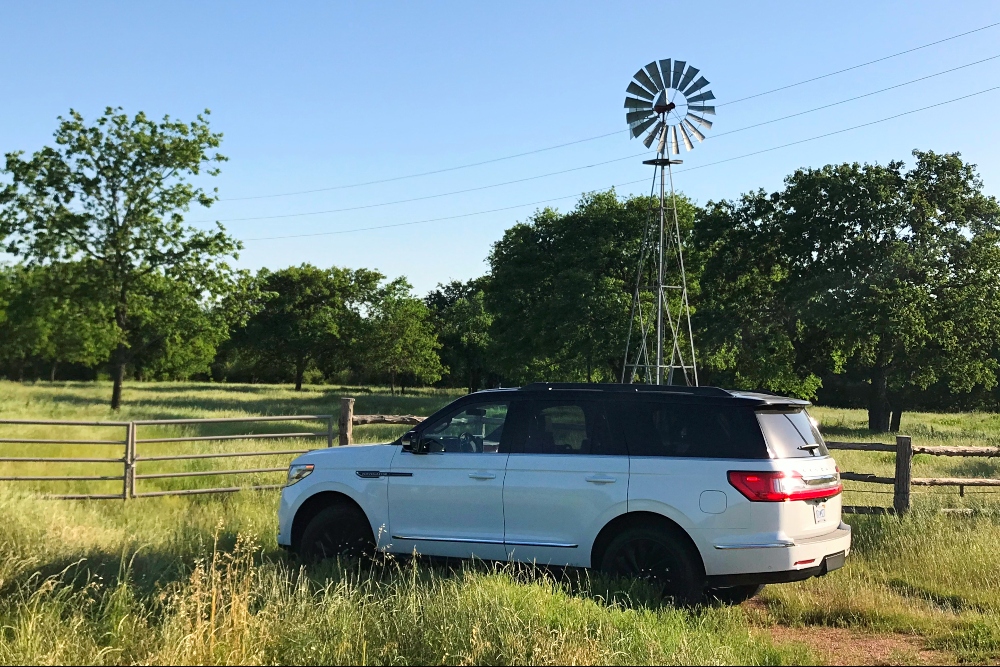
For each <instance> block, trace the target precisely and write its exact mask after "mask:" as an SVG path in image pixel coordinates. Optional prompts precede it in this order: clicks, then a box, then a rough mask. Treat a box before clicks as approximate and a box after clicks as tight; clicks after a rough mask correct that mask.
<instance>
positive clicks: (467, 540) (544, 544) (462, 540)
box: [392, 535, 580, 549]
mask: <svg viewBox="0 0 1000 667" xmlns="http://www.w3.org/2000/svg"><path fill="white" fill-rule="evenodd" d="M392 539H394V540H410V541H413V542H450V543H453V544H496V545H506V546H509V547H552V548H554V549H577V548H579V546H580V545H579V544H562V543H559V542H504V541H503V540H474V539H470V538H466V537H421V536H418V535H393V536H392Z"/></svg>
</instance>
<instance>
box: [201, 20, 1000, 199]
mask: <svg viewBox="0 0 1000 667" xmlns="http://www.w3.org/2000/svg"><path fill="white" fill-rule="evenodd" d="M998 25H1000V22H997V23H991V24H989V25H985V26H982V27H980V28H976V29H974V30H969V31H967V32H963V33H960V34H958V35H952V36H951V37H945V38H944V39H939V40H937V41H936V42H930V43H929V44H923V45H921V46H915V47H913V48H911V49H906V50H905V51H899V52H897V53H893V54H890V55H888V56H883V57H881V58H876V59H875V60H869V61H868V62H864V63H861V64H859V65H853V66H851V67H847V68H844V69H840V70H837V71H835V72H830V73H828V74H822V75H820V76H815V77H813V78H811V79H806V80H804V81H799V82H796V83H791V84H788V85H786V86H781V87H779V88H773V89H771V90H766V91H764V92H762V93H756V94H754V95H748V96H747V97H741V98H739V99H735V100H730V101H729V102H720V103H717V104H716V105H715V106H726V105H729V104H738V103H740V102H745V101H746V100H752V99H755V98H758V97H763V96H764V95H770V94H772V93H776V92H779V91H782V90H788V89H789V88H795V87H796V86H801V85H804V84H807V83H812V82H813V81H819V80H820V79H826V78H828V77H831V76H835V75H837V74H843V73H844V72H850V71H851V70H856V69H859V68H862V67H867V66H868V65H874V64H875V63H880V62H883V61H885V60H890V59H892V58H897V57H899V56H902V55H906V54H907V53H913V52H914V51H920V50H921V49H926V48H929V47H931V46H937V45H938V44H943V43H945V42H950V41H951V40H953V39H959V38H960V37H966V36H968V35H972V34H975V33H977V32H982V31H983V30H988V29H990V28H995V27H996V26H998ZM626 132H628V130H615V131H614V132H607V133H605V134H599V135H596V136H593V137H587V138H585V139H577V140H575V141H567V142H565V143H561V144H556V145H554V146H546V147H545V148H537V149H535V150H531V151H525V152H523V153H515V154H513V155H505V156H503V157H498V158H492V159H490V160H482V161H480V162H470V163H468V164H462V165H458V166H455V167H446V168H444V169H435V170H432V171H423V172H418V173H415V174H406V175H403V176H394V177H392V178H381V179H378V180H373V181H363V182H360V183H350V184H346V185H335V186H331V187H326V188H316V189H313V190H297V191H295V192H280V193H276V194H271V195H252V196H248V197H227V198H225V199H220V200H219V201H247V200H251V199H272V198H275V197H292V196H295V195H305V194H314V193H316V192H330V191H332V190H346V189H349V188H360V187H362V186H366V185H378V184H380V183H392V182H394V181H401V180H405V179H410V178H419V177H421V176H432V175H434V174H443V173H447V172H450V171H457V170H459V169H469V168H472V167H481V166H483V165H486V164H493V163H495V162H502V161H504V160H513V159H515V158H519V157H525V156H528V155H535V154H537V153H544V152H546V151H552V150H556V149H558V148H565V147H567V146H574V145H576V144H582V143H585V142H588V141H596V140H597V139H604V138H606V137H610V136H613V135H616V134H623V133H626Z"/></svg>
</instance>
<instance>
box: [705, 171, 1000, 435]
mask: <svg viewBox="0 0 1000 667" xmlns="http://www.w3.org/2000/svg"><path fill="white" fill-rule="evenodd" d="M914 157H915V158H916V160H915V165H914V166H913V168H912V169H910V170H908V171H907V170H906V169H905V166H904V164H903V163H902V162H892V163H890V164H888V165H885V166H881V165H859V164H844V165H831V166H827V167H824V168H822V169H803V170H798V171H796V172H795V173H794V174H792V175H791V176H789V177H788V179H787V180H786V183H785V188H784V190H783V191H781V192H777V193H773V194H770V195H768V194H765V193H764V192H757V193H752V194H749V195H746V196H744V197H743V198H742V199H741V200H740V201H739V202H718V203H713V204H710V205H709V207H708V210H707V211H706V212H705V214H704V216H703V217H702V219H701V220H699V224H698V226H697V239H698V246H699V249H700V250H701V252H702V253H703V254H704V255H705V256H706V257H707V259H706V260H705V271H704V274H703V276H702V286H703V288H704V295H705V296H704V298H703V305H702V311H701V314H700V316H699V320H700V321H699V324H700V326H699V330H700V331H701V332H702V333H703V336H704V338H703V340H702V342H703V344H705V345H707V346H708V347H709V349H710V355H711V356H710V359H711V361H712V363H713V364H714V365H715V366H716V367H717V368H719V369H721V370H728V371H730V372H731V374H732V378H733V380H734V382H735V383H736V384H737V385H742V386H758V387H760V386H762V387H766V388H769V389H773V390H777V391H787V392H790V393H797V394H799V395H802V396H806V397H810V396H811V395H813V394H814V393H815V390H816V388H817V386H818V384H817V378H818V376H819V375H820V374H822V373H824V372H827V373H831V372H832V373H847V374H849V375H853V376H855V377H858V378H860V379H861V380H863V381H864V382H865V383H866V384H867V385H868V386H869V387H870V389H869V396H868V413H869V427H870V428H871V429H872V430H878V431H884V430H889V429H890V427H891V426H898V420H899V416H898V415H899V413H900V411H902V410H903V409H905V407H906V400H907V395H908V392H911V391H912V390H915V389H925V388H926V387H928V386H930V385H931V384H933V383H935V382H939V381H942V380H943V381H945V382H947V384H948V386H949V387H950V388H951V390H952V391H956V392H961V391H969V390H971V389H972V388H973V387H975V386H977V385H979V386H983V387H985V388H987V389H990V388H992V387H993V386H995V385H996V382H997V379H996V375H997V370H998V365H997V360H996V357H995V354H994V353H995V344H996V341H997V338H998V334H1000V328H998V327H1000V208H998V204H997V201H996V200H995V199H993V198H991V197H988V196H986V195H985V194H983V192H982V187H983V186H982V182H981V181H980V179H979V178H978V176H977V175H976V173H975V168H974V166H972V165H969V164H966V163H964V162H963V161H962V160H961V158H960V157H959V156H958V155H957V154H946V155H940V154H936V153H933V152H920V151H915V152H914ZM892 413H895V414H894V416H893V417H892V421H895V424H891V423H890V416H891V414H892Z"/></svg>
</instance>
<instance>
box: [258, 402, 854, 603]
mask: <svg viewBox="0 0 1000 667" xmlns="http://www.w3.org/2000/svg"><path fill="white" fill-rule="evenodd" d="M807 405H808V403H807V402H805V401H798V400H794V399H788V398H781V397H777V396H770V395H764V394H752V393H744V392H737V391H726V390H723V389H717V388H714V387H702V388H689V387H664V386H648V385H597V384H533V385H528V386H526V387H522V388H519V389H498V390H490V391H482V392H478V393H475V394H471V395H469V396H466V397H463V398H461V399H459V400H457V401H455V402H454V403H452V404H451V405H449V406H447V407H446V408H443V409H442V410H439V411H438V412H436V413H435V414H433V415H431V416H430V417H428V418H427V420H426V421H424V422H423V423H421V424H420V425H419V426H418V427H417V428H415V429H414V430H412V431H410V432H408V433H407V434H406V435H404V436H403V437H402V438H400V439H399V440H397V441H396V442H394V443H391V444H387V445H352V446H349V447H339V448H334V449H327V450H317V451H314V452H310V453H309V454H306V455H304V456H301V457H299V458H298V459H296V460H295V461H294V462H293V463H292V465H291V467H290V469H289V474H288V485H287V486H286V487H285V489H284V491H283V492H282V497H281V509H280V514H279V533H278V543H279V544H281V545H282V546H285V547H289V548H291V549H292V550H293V551H295V552H297V553H298V554H299V555H300V556H302V557H303V558H305V559H316V558H322V557H324V556H333V555H352V554H357V553H364V552H366V551H373V550H374V549H376V548H377V549H380V550H383V551H388V552H393V553H403V554H409V553H412V552H414V551H417V552H419V553H420V554H422V555H427V556H441V557H451V558H473V557H475V558H480V559H484V560H512V561H522V562H537V563H539V564H547V565H555V566H571V567H585V568H599V569H600V570H602V571H605V572H608V573H610V574H612V575H616V576H626V577H639V578H643V579H646V580H648V581H650V582H652V583H654V584H655V585H657V586H662V588H663V591H664V593H665V594H666V595H668V596H671V597H673V598H674V599H675V600H677V601H679V602H683V603H696V602H698V601H700V600H701V599H703V597H704V596H705V595H706V593H707V594H709V595H711V596H713V597H714V598H716V599H721V600H724V601H729V602H739V601H742V600H745V599H747V598H749V597H751V596H753V595H755V594H756V593H757V592H758V591H759V590H760V588H761V586H763V585H764V584H768V583H781V582H790V581H799V580H802V579H807V578H809V577H815V576H822V575H824V574H826V573H828V572H830V571H832V570H834V569H836V568H839V567H841V566H842V565H843V564H844V560H845V558H846V557H847V554H848V552H849V551H850V547H851V530H850V527H849V526H847V525H846V524H844V523H842V522H841V493H842V490H843V487H842V485H841V482H840V473H839V471H838V469H837V466H836V464H835V462H834V460H833V459H832V458H830V456H829V454H828V452H827V449H826V446H825V444H824V443H823V439H822V437H821V436H820V434H819V432H818V431H817V429H816V427H815V426H814V425H813V423H812V422H811V420H810V418H809V416H808V414H807V413H806V411H805V408H806V406H807Z"/></svg>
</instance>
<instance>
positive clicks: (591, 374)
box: [587, 354, 594, 384]
mask: <svg viewBox="0 0 1000 667" xmlns="http://www.w3.org/2000/svg"><path fill="white" fill-rule="evenodd" d="M593 381H594V368H593V364H591V362H590V355H589V354H588V355H587V384H590V383H591V382H593Z"/></svg>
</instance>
